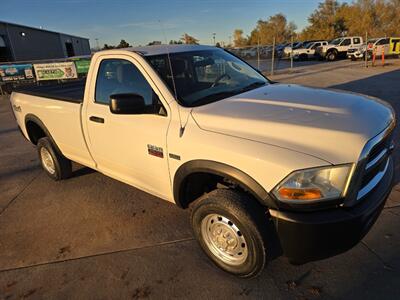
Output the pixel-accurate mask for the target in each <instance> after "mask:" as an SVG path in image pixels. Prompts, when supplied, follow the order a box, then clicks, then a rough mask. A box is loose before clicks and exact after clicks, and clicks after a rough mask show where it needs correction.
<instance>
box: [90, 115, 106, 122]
mask: <svg viewBox="0 0 400 300" xmlns="http://www.w3.org/2000/svg"><path fill="white" fill-rule="evenodd" d="M89 120H90V121H92V122H96V123H104V119H103V118H100V117H96V116H90V117H89Z"/></svg>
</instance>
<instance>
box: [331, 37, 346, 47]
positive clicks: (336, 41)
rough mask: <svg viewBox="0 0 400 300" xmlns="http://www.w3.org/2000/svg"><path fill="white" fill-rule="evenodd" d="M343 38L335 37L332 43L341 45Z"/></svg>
mask: <svg viewBox="0 0 400 300" xmlns="http://www.w3.org/2000/svg"><path fill="white" fill-rule="evenodd" d="M342 40H343V38H338V39H334V40H333V41H332V42H330V44H332V45H339V44H340V42H341V41H342Z"/></svg>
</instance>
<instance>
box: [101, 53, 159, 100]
mask: <svg viewBox="0 0 400 300" xmlns="http://www.w3.org/2000/svg"><path fill="white" fill-rule="evenodd" d="M122 93H133V94H138V95H140V96H142V97H143V98H144V101H145V103H146V105H149V106H151V105H154V104H155V102H156V101H157V100H158V99H157V97H156V96H155V94H154V92H153V90H152V88H151V86H150V85H149V83H148V82H147V80H146V78H144V76H143V75H142V74H141V73H140V71H139V70H138V69H137V68H136V66H134V65H133V64H132V63H131V62H129V61H127V60H123V59H105V60H103V61H102V62H101V63H100V67H99V70H98V73H97V80H96V93H95V102H96V103H99V104H107V105H108V104H109V102H110V96H111V95H113V94H122ZM158 101H159V100H158Z"/></svg>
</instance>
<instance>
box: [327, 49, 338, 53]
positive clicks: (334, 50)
mask: <svg viewBox="0 0 400 300" xmlns="http://www.w3.org/2000/svg"><path fill="white" fill-rule="evenodd" d="M331 52H335V53H337V52H338V51H337V49H335V48H330V49H329V50H328V51H327V53H331Z"/></svg>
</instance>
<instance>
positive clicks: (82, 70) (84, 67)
mask: <svg viewBox="0 0 400 300" xmlns="http://www.w3.org/2000/svg"><path fill="white" fill-rule="evenodd" d="M75 66H76V71H77V72H78V74H87V73H88V72H89V66H90V59H79V60H76V61H75Z"/></svg>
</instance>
